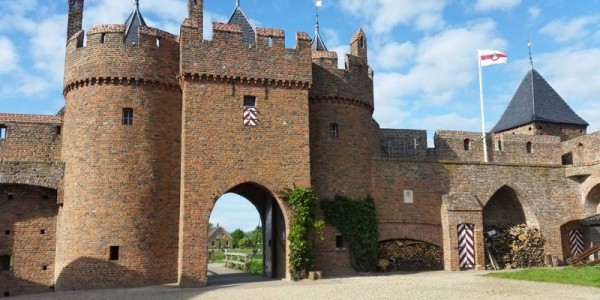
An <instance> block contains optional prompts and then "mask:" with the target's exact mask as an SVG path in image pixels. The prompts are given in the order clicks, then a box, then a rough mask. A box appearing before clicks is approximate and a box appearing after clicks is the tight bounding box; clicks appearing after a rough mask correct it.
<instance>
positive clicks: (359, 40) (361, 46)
mask: <svg viewBox="0 0 600 300" xmlns="http://www.w3.org/2000/svg"><path fill="white" fill-rule="evenodd" d="M350 54H352V55H354V56H356V57H358V58H360V59H361V60H362V61H364V62H365V63H367V36H366V35H365V32H364V31H363V30H362V28H361V29H359V30H358V31H357V32H356V33H354V36H352V39H351V40H350Z"/></svg>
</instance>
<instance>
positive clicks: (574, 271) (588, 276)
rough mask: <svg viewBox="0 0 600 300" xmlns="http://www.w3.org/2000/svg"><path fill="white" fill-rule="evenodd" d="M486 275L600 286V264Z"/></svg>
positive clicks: (489, 274)
mask: <svg viewBox="0 0 600 300" xmlns="http://www.w3.org/2000/svg"><path fill="white" fill-rule="evenodd" d="M485 276H490V277H496V278H506V279H517V280H530V281H541V282H557V283H565V284H573V285H582V286H592V287H598V288H600V266H595V267H586V268H573V267H564V268H531V269H525V270H520V271H511V272H499V273H488V274H486V275H485Z"/></svg>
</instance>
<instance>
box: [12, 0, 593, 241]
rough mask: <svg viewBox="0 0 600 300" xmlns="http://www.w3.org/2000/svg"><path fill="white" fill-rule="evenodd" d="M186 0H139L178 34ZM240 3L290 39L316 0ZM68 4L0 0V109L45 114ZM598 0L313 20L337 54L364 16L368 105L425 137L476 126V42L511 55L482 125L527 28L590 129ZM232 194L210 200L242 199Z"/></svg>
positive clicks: (118, 12)
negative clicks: (370, 77) (370, 84)
mask: <svg viewBox="0 0 600 300" xmlns="http://www.w3.org/2000/svg"><path fill="white" fill-rule="evenodd" d="M133 3H134V1H133V0H131V1H126V0H87V1H85V14H84V29H87V28H89V27H90V26H93V25H96V24H102V23H123V22H124V21H125V19H126V18H127V16H128V15H129V13H130V12H131V10H132V9H133ZM186 5H187V1H186V0H140V6H141V11H142V14H143V16H144V17H145V19H146V21H147V22H148V24H149V25H150V26H152V27H156V28H160V29H163V30H166V31H169V32H171V33H174V34H178V32H179V24H180V23H181V20H183V18H184V17H185V16H186V14H187V8H186ZM234 5H235V0H207V1H204V10H205V28H206V30H205V31H207V32H209V31H210V30H209V28H210V24H211V22H213V21H217V22H225V21H227V20H228V18H229V16H230V14H231V13H232V11H233V8H234ZM241 5H242V9H243V10H244V12H245V13H246V15H247V16H248V17H249V18H250V19H251V21H252V22H253V24H254V26H257V27H275V28H281V29H284V30H285V31H286V35H287V37H288V38H287V46H288V47H293V43H294V40H293V37H294V36H295V34H294V33H295V32H296V31H305V32H307V33H309V34H310V35H311V36H312V35H313V33H314V14H315V1H313V0H275V1H264V0H261V1H259V0H241ZM66 7H67V1H66V0H59V1H41V0H20V1H14V0H0V112H8V113H32V114H53V113H55V112H57V111H58V110H59V109H60V108H61V107H62V106H63V105H64V100H63V97H62V92H61V86H62V72H63V64H64V44H65V31H66ZM598 7H600V0H577V1H573V0H545V1H536V0H531V1H526V0H323V7H322V8H321V18H320V24H321V33H322V36H323V38H324V40H325V43H326V45H327V47H328V48H329V49H330V50H334V51H338V52H339V53H340V54H341V53H345V52H347V50H348V42H349V40H350V37H351V36H352V34H353V33H354V31H355V30H357V29H358V28H359V27H362V28H364V30H365V32H366V34H367V36H368V41H369V44H368V46H369V63H370V64H371V66H372V68H373V69H374V71H375V113H374V117H375V119H376V120H377V122H378V123H379V124H380V126H381V127H382V128H412V129H427V130H428V132H429V135H430V138H431V136H432V135H433V132H434V131H435V130H436V129H447V130H467V131H478V130H480V126H481V125H480V113H479V87H478V79H477V57H476V52H477V48H483V49H497V50H501V51H503V52H505V53H507V54H508V56H509V60H508V64H506V65H495V66H490V67H487V68H484V71H483V76H484V92H485V98H486V128H487V129H488V130H489V129H490V128H491V127H492V126H493V125H494V124H495V123H496V122H497V120H498V119H499V117H500V115H501V113H502V112H503V111H504V109H505V108H506V106H507V104H508V102H509V101H510V99H511V97H512V95H513V93H514V92H515V90H516V89H517V87H518V85H519V83H520V81H521V80H522V78H523V76H524V75H525V73H526V72H527V70H528V68H529V63H528V54H527V53H528V49H527V40H529V39H530V40H532V41H533V48H532V52H533V59H534V63H535V67H536V69H537V70H538V71H539V72H540V73H541V74H542V76H544V77H545V78H546V80H547V81H548V82H549V83H550V84H551V85H552V86H553V87H554V88H555V89H556V90H557V91H558V93H559V94H560V95H561V96H562V97H563V98H564V99H565V100H566V101H567V103H569V104H570V105H571V107H572V108H573V109H574V110H575V111H576V112H577V113H578V114H579V115H580V116H581V117H582V118H584V119H585V120H587V121H588V122H589V123H590V128H589V131H590V132H592V131H596V130H598V129H599V128H600V122H599V121H598V120H597V115H598V112H599V111H600V101H599V100H600V99H599V98H600V71H599V70H600V10H599V9H598ZM208 38H210V35H208ZM340 57H342V56H341V55H340ZM429 146H430V147H431V146H432V145H431V144H430V145H429ZM228 199H229V198H228ZM230 199H233V200H228V201H219V203H218V205H219V206H221V205H225V206H227V205H229V206H233V207H238V208H239V205H237V204H236V201H237V200H235V199H234V197H230ZM253 209H254V208H253V207H252V206H249V207H246V208H245V209H240V211H246V210H253ZM241 214H242V215H244V217H240V216H239V215H235V216H233V214H230V215H232V216H227V215H226V216H221V215H219V214H218V212H215V213H214V214H213V218H214V219H215V220H213V221H214V223H217V222H218V223H220V224H221V225H223V226H225V227H226V228H227V229H231V228H233V227H240V228H242V229H244V230H250V229H252V228H254V227H255V226H256V225H257V219H258V216H257V215H251V214H243V213H241ZM246 215H247V216H246ZM232 219H235V220H236V221H237V222H239V224H240V225H239V226H235V224H238V223H232V222H231V220H232ZM246 219H247V220H246ZM242 223H243V224H242ZM230 224H231V225H230ZM233 229H235V228H233Z"/></svg>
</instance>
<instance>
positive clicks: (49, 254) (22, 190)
mask: <svg viewBox="0 0 600 300" xmlns="http://www.w3.org/2000/svg"><path fill="white" fill-rule="evenodd" d="M57 212H58V205H56V190H54V189H48V188H42V187H34V186H29V185H14V184H0V255H12V256H13V257H14V269H12V270H10V271H0V293H1V294H3V295H4V294H5V293H8V294H9V295H18V294H30V293H42V292H48V291H51V290H52V288H53V286H54V255H55V247H56V215H57Z"/></svg>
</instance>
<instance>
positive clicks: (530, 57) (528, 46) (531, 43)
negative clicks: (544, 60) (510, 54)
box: [527, 40, 533, 70]
mask: <svg viewBox="0 0 600 300" xmlns="http://www.w3.org/2000/svg"><path fill="white" fill-rule="evenodd" d="M531 46H533V42H532V41H529V40H528V41H527V48H529V64H530V65H531V69H532V70H533V58H532V56H531Z"/></svg>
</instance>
